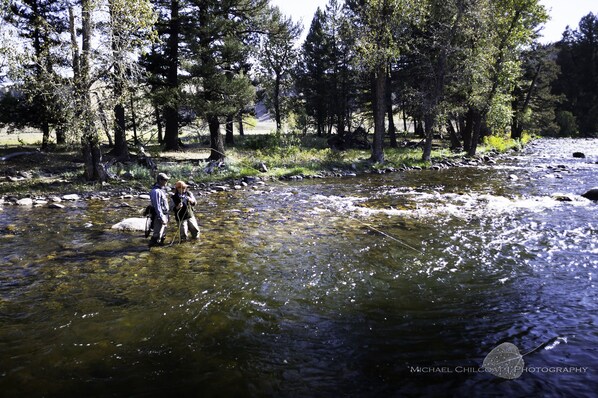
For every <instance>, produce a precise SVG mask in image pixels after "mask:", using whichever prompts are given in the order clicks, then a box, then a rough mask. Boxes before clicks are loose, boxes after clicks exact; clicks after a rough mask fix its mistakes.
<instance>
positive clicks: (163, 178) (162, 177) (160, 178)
mask: <svg viewBox="0 0 598 398" xmlns="http://www.w3.org/2000/svg"><path fill="white" fill-rule="evenodd" d="M168 180H170V177H168V176H167V175H166V174H165V173H159V174H158V181H168Z"/></svg>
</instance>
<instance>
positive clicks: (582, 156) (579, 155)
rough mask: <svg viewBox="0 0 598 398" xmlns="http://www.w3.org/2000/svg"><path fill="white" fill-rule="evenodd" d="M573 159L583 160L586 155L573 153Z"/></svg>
mask: <svg viewBox="0 0 598 398" xmlns="http://www.w3.org/2000/svg"><path fill="white" fill-rule="evenodd" d="M573 157H574V158H579V159H585V157H586V154H585V153H583V152H573Z"/></svg>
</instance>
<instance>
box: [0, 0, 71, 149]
mask: <svg viewBox="0 0 598 398" xmlns="http://www.w3.org/2000/svg"><path fill="white" fill-rule="evenodd" d="M65 16H66V5H65V4H64V2H54V1H49V0H11V1H10V2H9V9H7V10H6V12H5V14H4V19H5V21H6V22H8V23H9V24H11V25H12V26H13V27H14V28H15V30H16V32H17V33H18V34H19V36H20V37H21V38H22V39H23V40H24V42H23V43H24V45H25V46H26V50H25V51H26V54H28V57H27V58H26V60H25V61H24V63H23V64H21V67H20V68H18V70H15V69H14V68H13V76H12V77H13V79H14V80H15V81H16V82H17V87H18V90H20V91H22V92H23V94H24V95H25V100H26V101H27V104H22V106H20V107H19V108H18V109H21V110H22V111H23V113H20V114H19V115H18V116H16V115H14V116H13V117H14V118H15V119H19V120H15V122H17V123H18V124H20V125H29V126H31V127H36V128H39V129H40V130H41V131H42V137H43V138H42V148H47V146H48V144H49V138H50V128H51V125H52V124H54V125H56V124H58V123H60V122H61V113H60V105H59V104H60V98H59V97H58V96H57V93H58V89H57V86H58V85H60V84H61V81H62V78H61V77H60V76H59V75H58V73H57V72H56V68H57V67H59V66H61V65H62V64H63V63H64V60H63V59H61V57H60V51H59V46H60V44H61V42H60V36H61V35H62V34H63V33H64V32H66V31H67V28H68V21H67V20H66V18H65ZM58 141H59V143H60V142H61V141H63V140H62V137H61V136H58Z"/></svg>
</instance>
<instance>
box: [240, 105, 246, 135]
mask: <svg viewBox="0 0 598 398" xmlns="http://www.w3.org/2000/svg"><path fill="white" fill-rule="evenodd" d="M239 135H240V136H241V137H243V136H244V135H245V130H244V128H243V111H240V112H239Z"/></svg>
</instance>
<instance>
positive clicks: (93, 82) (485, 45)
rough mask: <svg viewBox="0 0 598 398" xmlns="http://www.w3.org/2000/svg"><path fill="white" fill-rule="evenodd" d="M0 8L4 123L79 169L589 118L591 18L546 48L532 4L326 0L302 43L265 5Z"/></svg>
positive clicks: (537, 128) (401, 141) (390, 143)
mask: <svg viewBox="0 0 598 398" xmlns="http://www.w3.org/2000/svg"><path fill="white" fill-rule="evenodd" d="M1 4H2V5H1V6H0V7H1V10H2V17H3V21H4V22H5V23H4V24H3V25H2V31H1V32H0V33H2V36H0V38H1V40H0V56H1V57H2V59H1V61H0V79H1V80H2V81H1V82H2V83H3V86H2V93H0V127H4V128H5V129H6V130H5V131H8V132H9V133H12V134H18V133H19V132H21V131H23V130H24V129H35V130H37V131H39V132H40V135H41V138H40V139H39V143H38V145H39V147H40V149H41V150H42V151H44V154H45V156H46V158H52V156H51V154H55V153H60V154H62V155H61V156H63V155H65V154H69V153H70V154H71V156H72V159H71V162H70V165H68V167H67V169H68V171H67V172H68V173H71V172H73V173H79V174H82V180H84V181H92V182H99V183H102V182H111V183H113V184H114V183H117V181H120V180H123V179H122V178H121V177H122V176H126V178H125V180H126V179H131V177H132V176H135V178H134V179H135V180H139V181H140V182H144V183H146V181H144V180H147V179H151V178H152V176H153V175H155V173H156V171H157V169H159V171H167V172H169V171H170V172H172V173H173V174H174V175H175V176H180V177H181V178H185V179H195V180H201V181H214V180H219V179H226V178H228V179H231V178H232V179H234V178H241V177H248V176H258V175H259V176H265V177H266V178H281V177H288V176H319V175H321V174H323V173H326V172H330V173H334V172H335V169H339V170H351V171H354V172H362V171H366V170H386V169H393V168H401V167H427V166H430V164H431V162H433V161H435V160H438V159H440V158H447V157H450V156H463V155H467V156H469V157H475V156H476V155H479V154H480V153H481V151H484V150H487V148H493V149H494V150H497V151H505V150H508V149H509V148H517V147H520V146H521V145H523V144H524V142H525V139H526V137H528V136H530V135H534V134H537V135H538V134H543V135H552V136H559V135H575V136H591V135H592V134H595V133H596V132H597V131H598V119H596V117H595V115H596V114H598V112H595V109H593V108H592V107H595V101H592V100H591V99H592V98H595V97H596V95H597V94H596V90H598V88H597V87H598V82H596V81H595V79H596V78H597V77H596V76H598V71H596V68H597V67H598V66H597V65H596V63H595V62H593V61H592V60H595V54H596V53H598V45H597V44H596V41H595V40H593V38H594V37H595V36H596V34H597V29H598V28H597V27H598V16H597V15H594V14H591V13H590V14H588V15H587V16H586V17H584V18H583V19H582V20H581V21H580V24H579V28H578V29H577V30H572V29H568V30H567V31H566V32H565V33H564V35H563V39H562V40H561V41H560V42H558V43H555V44H550V45H542V44H540V43H539V42H538V30H539V28H540V27H541V24H542V23H543V22H544V21H546V19H547V17H548V16H547V13H546V10H545V8H544V7H543V6H542V5H541V4H540V3H539V1H537V0H534V1H528V0H526V1H520V0H509V1H489V0H476V1H473V2H470V1H462V0H448V1H447V0H443V1H439V0H426V1H412V0H397V1H386V0H385V1H366V2H362V1H353V0H346V1H344V2H343V1H340V0H330V1H329V3H328V5H327V6H326V7H325V9H318V10H317V12H316V13H315V15H314V18H313V20H312V21H311V25H310V26H309V30H308V32H307V35H306V37H305V39H304V41H303V42H302V43H300V42H299V40H300V38H301V33H302V28H301V26H300V25H299V24H298V23H297V22H295V21H293V20H292V18H291V17H289V16H285V15H283V14H282V13H281V12H280V10H279V9H278V8H277V7H275V6H273V5H271V4H270V3H269V1H267V0H233V1H227V2H221V1H211V0H210V1H202V2H198V1H194V0H134V1H131V0H127V1H125V0H101V1H93V2H92V1H90V0H81V1H80V2H74V3H73V2H66V1H48V0H33V1H21V0H6V1H3V2H2V3H1ZM11 37H18V38H19V44H20V45H14V43H13V42H12V41H11V40H10V38H11ZM573 60H575V61H573ZM559 70H560V74H559ZM12 137H14V135H13V136H12ZM9 139H10V140H13V138H9ZM17 141H18V140H17ZM11 144H14V140H13V142H11ZM25 144H27V143H26V142H19V145H20V146H24V145H25ZM7 145H8V144H7ZM21 149H23V148H21ZM11 150H12V149H11V147H9V146H7V147H6V151H5V152H10V151H11ZM29 152H31V151H29ZM454 154H457V155H454ZM26 156H28V157H30V158H31V159H33V160H35V159H37V157H38V155H35V154H34V155H26ZM39 156H44V155H39ZM139 164H144V166H145V167H146V169H144V170H142V168H141V167H139V166H138V165H139ZM73 165H74V166H73ZM71 169H73V170H71ZM179 169H180V171H179ZM5 174H6V175H7V177H14V176H11V175H9V172H8V171H7V172H6V173H5ZM50 174H52V173H50Z"/></svg>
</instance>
